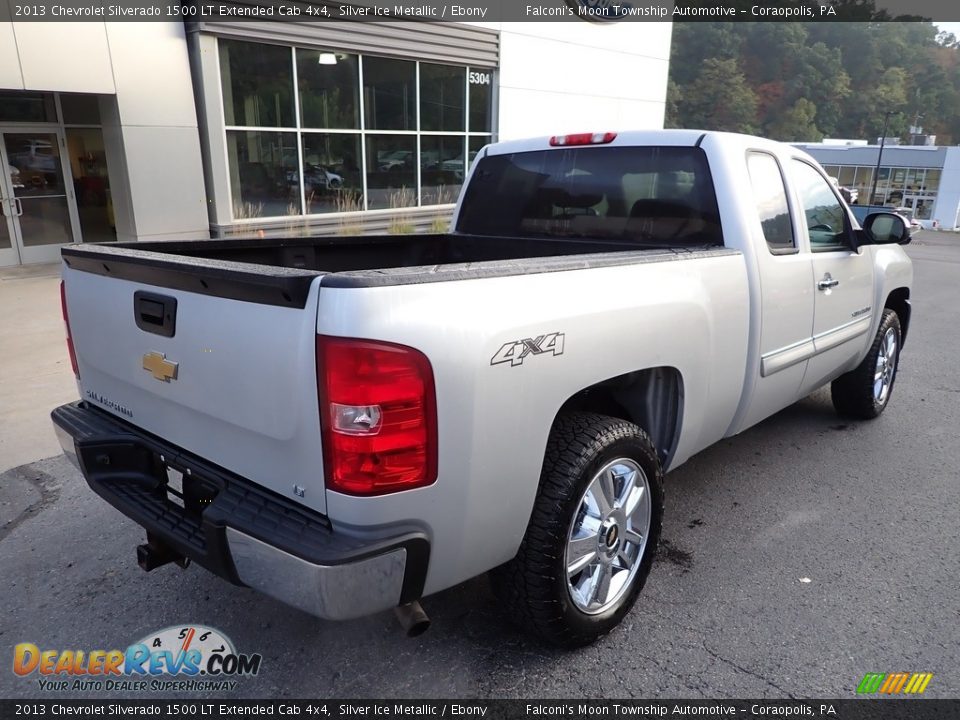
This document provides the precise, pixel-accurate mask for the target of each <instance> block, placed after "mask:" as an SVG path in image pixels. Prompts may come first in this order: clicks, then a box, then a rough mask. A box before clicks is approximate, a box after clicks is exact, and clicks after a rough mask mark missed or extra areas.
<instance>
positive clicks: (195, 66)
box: [0, 20, 671, 266]
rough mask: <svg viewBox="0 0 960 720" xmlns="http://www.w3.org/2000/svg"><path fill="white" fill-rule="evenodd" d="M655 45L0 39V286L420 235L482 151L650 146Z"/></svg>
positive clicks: (401, 31)
mask: <svg viewBox="0 0 960 720" xmlns="http://www.w3.org/2000/svg"><path fill="white" fill-rule="evenodd" d="M670 35H671V24H670V23H647V22H643V23H630V22H622V23H620V22H603V23H598V22H580V21H575V22H531V23H476V24H468V23H446V24H443V23H433V24H428V23H419V22H396V21H395V22H370V21H367V22H346V21H343V22H329V21H326V22H323V23H310V22H271V21H251V20H238V21H236V22H211V23H202V22H189V23H180V22H143V23H132V22H89V21H88V22H72V23H58V22H36V23H20V22H0V210H2V217H0V266H3V265H16V264H19V263H32V262H44V261H53V260H56V259H58V257H59V248H60V247H61V246H62V244H64V243H70V242H94V241H110V240H114V239H118V240H126V241H129V240H181V239H194V238H205V237H211V236H214V237H218V236H225V235H237V234H243V235H249V236H254V237H256V236H261V235H267V234H269V235H291V234H304V233H310V234H323V233H349V232H356V231H357V230H358V229H359V228H361V227H363V229H365V230H366V231H394V232H406V231H410V230H412V229H414V228H415V227H418V228H421V229H425V228H426V227H428V226H429V225H430V224H431V222H432V221H433V219H434V218H436V217H437V216H438V215H440V216H442V215H443V214H444V213H448V212H449V209H450V207H451V204H452V203H453V202H454V201H455V199H456V195H457V193H458V192H459V189H460V184H461V182H462V179H463V175H464V170H465V168H466V167H467V166H468V163H469V161H470V159H472V158H473V156H474V155H475V153H476V151H477V150H479V148H480V147H482V146H483V145H484V144H485V143H488V142H491V141H495V140H498V139H509V138H516V137H522V136H529V135H548V134H555V133H564V132H575V131H583V130H608V129H617V128H659V127H662V126H663V115H664V107H665V100H666V87H667V69H668V62H669V53H670Z"/></svg>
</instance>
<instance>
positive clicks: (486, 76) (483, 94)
mask: <svg viewBox="0 0 960 720" xmlns="http://www.w3.org/2000/svg"><path fill="white" fill-rule="evenodd" d="M469 80H470V126H469V127H468V128H467V130H469V131H470V132H490V102H491V100H490V98H491V87H492V85H493V73H492V72H491V71H490V70H480V69H475V68H470V74H469Z"/></svg>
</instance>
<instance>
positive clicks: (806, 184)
mask: <svg viewBox="0 0 960 720" xmlns="http://www.w3.org/2000/svg"><path fill="white" fill-rule="evenodd" d="M793 171H794V177H795V178H796V182H797V190H798V192H799V194H800V202H801V203H803V213H804V215H806V218H807V233H808V234H809V236H810V249H811V250H812V251H813V252H824V251H827V250H837V249H840V248H844V247H849V243H848V242H847V229H846V211H845V210H844V209H843V205H841V204H840V201H839V200H838V199H837V196H836V195H834V193H833V188H832V186H831V185H830V183H829V182H828V181H827V180H824V178H823V176H822V175H820V173H818V172H817V171H816V170H814V169H813V168H812V167H811V166H810V165H807V164H806V163H804V162H800V161H799V160H795V161H794V163H793Z"/></svg>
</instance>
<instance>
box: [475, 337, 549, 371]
mask: <svg viewBox="0 0 960 720" xmlns="http://www.w3.org/2000/svg"><path fill="white" fill-rule="evenodd" d="M563 338H564V334H563V333H548V334H546V335H538V336H537V337H535V338H524V339H523V340H515V341H513V342H508V343H504V344H503V346H502V347H501V348H500V349H499V350H497V352H496V354H495V355H494V356H493V357H492V358H490V364H491V365H499V364H500V363H505V362H508V363H510V365H511V366H516V365H520V364H521V363H522V362H523V361H524V359H525V358H526V357H527V356H528V355H546V354H550V355H563Z"/></svg>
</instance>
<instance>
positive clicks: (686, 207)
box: [457, 146, 723, 247]
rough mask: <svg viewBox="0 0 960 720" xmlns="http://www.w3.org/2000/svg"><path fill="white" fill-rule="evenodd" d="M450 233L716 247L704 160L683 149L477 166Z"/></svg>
mask: <svg viewBox="0 0 960 720" xmlns="http://www.w3.org/2000/svg"><path fill="white" fill-rule="evenodd" d="M457 231H458V232H462V233H467V234H471V235H496V236H506V237H556V238H568V237H569V238H592V239H598V240H605V241H620V242H623V243H624V244H631V245H639V246H643V247H676V246H702V245H723V234H722V232H721V229H720V213H719V211H718V209H717V198H716V194H715V193H714V189H713V181H712V179H711V177H710V170H709V167H708V166H707V159H706V156H705V155H704V153H703V151H702V150H701V149H700V148H691V147H626V148H622V147H610V146H604V147H596V146H594V147H577V148H564V149H562V150H539V151H534V152H522V153H512V154H508V155H492V156H488V157H484V158H482V159H481V160H480V161H479V163H478V165H477V167H476V169H475V170H474V173H473V177H472V178H471V180H470V183H469V186H468V187H467V191H466V194H465V196H464V198H463V205H462V209H461V213H460V219H459V221H458V223H457Z"/></svg>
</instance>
